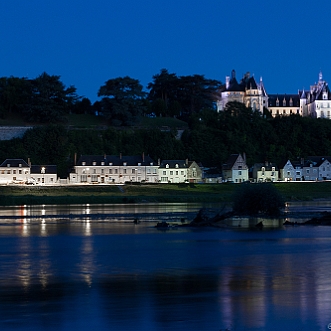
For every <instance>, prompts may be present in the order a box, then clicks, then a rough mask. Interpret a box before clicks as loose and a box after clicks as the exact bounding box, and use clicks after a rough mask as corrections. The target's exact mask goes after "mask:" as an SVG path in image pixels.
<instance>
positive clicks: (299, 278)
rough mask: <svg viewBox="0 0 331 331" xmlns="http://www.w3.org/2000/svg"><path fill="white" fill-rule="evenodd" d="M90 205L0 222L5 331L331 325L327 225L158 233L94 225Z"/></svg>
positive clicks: (0, 303)
mask: <svg viewBox="0 0 331 331" xmlns="http://www.w3.org/2000/svg"><path fill="white" fill-rule="evenodd" d="M92 208H93V207H92ZM46 209H47V208H46V206H45V216H46V215H47V211H46ZM89 209H91V206H88V208H87V206H84V210H85V214H86V219H82V220H81V221H80V222H68V221H67V220H62V219H61V218H60V219H59V220H57V221H56V222H49V220H48V219H47V218H45V219H44V217H42V216H44V215H43V214H42V209H40V210H39V211H40V215H41V221H40V222H39V223H38V222H29V221H28V220H25V221H24V217H23V218H22V219H23V222H22V223H21V222H19V223H15V222H13V223H8V224H7V223H6V224H2V225H1V227H0V238H1V240H0V314H1V316H2V317H3V318H2V319H0V329H1V330H24V329H26V328H30V329H34V330H45V329H54V330H55V329H61V330H67V329H80V330H90V329H98V330H132V329H135V330H138V331H139V330H144V331H145V330H183V329H190V330H193V331H195V330H199V331H200V330H225V329H228V330H247V329H249V330H269V329H271V330H279V329H290V328H291V329H300V330H325V329H326V326H327V324H328V323H330V322H331V320H330V319H331V300H330V298H331V278H330V277H329V275H330V273H331V265H330V263H329V260H330V253H331V245H330V244H331V239H330V238H331V229H330V228H329V227H296V228H284V229H277V228H276V229H275V230H273V231H248V230H247V231H233V230H228V229H190V228H179V229H176V230H173V231H162V232H161V231H157V230H156V229H155V228H154V227H153V224H150V223H148V222H146V223H145V222H142V223H141V224H138V225H137V224H133V223H132V222H130V223H129V222H123V223H120V222H118V223H107V222H105V221H96V220H95V219H93V218H91V219H90V218H89V216H88V215H91V214H90V212H91V210H90V211H89V213H87V210H89ZM23 216H26V215H24V213H23Z"/></svg>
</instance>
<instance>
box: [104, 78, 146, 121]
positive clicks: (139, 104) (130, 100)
mask: <svg viewBox="0 0 331 331" xmlns="http://www.w3.org/2000/svg"><path fill="white" fill-rule="evenodd" d="M98 96H99V97H103V98H102V101H101V103H102V113H103V114H104V116H105V117H106V118H107V119H108V120H110V122H111V123H112V124H117V125H130V124H132V123H134V122H135V121H136V119H137V117H138V116H140V115H141V114H142V113H143V112H144V109H145V103H144V99H145V97H146V93H145V92H143V87H142V85H141V84H140V83H139V81H138V80H136V79H133V78H130V77H128V76H126V77H118V78H114V79H110V80H108V81H107V82H106V83H105V85H103V86H101V87H100V89H99V92H98Z"/></svg>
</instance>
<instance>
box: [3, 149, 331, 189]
mask: <svg viewBox="0 0 331 331" xmlns="http://www.w3.org/2000/svg"><path fill="white" fill-rule="evenodd" d="M328 179H331V156H323V157H322V156H311V157H308V158H306V159H305V160H304V159H301V160H300V161H295V162H293V161H290V160H288V161H286V162H284V163H283V164H282V165H281V166H280V167H278V166H277V165H276V164H274V163H269V162H265V163H256V164H254V165H253V166H252V167H251V168H249V167H248V166H247V163H246V157H245V154H244V155H241V154H232V155H231V156H230V157H229V159H228V160H227V162H226V163H225V164H223V167H222V174H220V173H214V174H213V175H212V174H210V173H208V172H207V171H205V169H203V168H202V167H201V166H200V165H198V164H197V163H196V162H195V161H189V160H163V161H162V162H160V161H158V162H154V160H153V159H151V157H150V156H145V155H144V154H143V155H136V156H122V155H119V156H116V155H103V156H101V155H83V156H81V157H80V158H79V160H78V161H77V162H75V164H74V166H73V168H72V170H71V172H70V174H69V177H68V179H67V180H66V181H65V183H67V184H124V183H132V182H139V183H184V182H187V183H201V182H206V183H221V182H233V183H242V182H246V181H254V182H265V181H271V182H275V181H278V180H282V181H316V180H328ZM60 182H63V181H60V180H59V178H58V176H57V168H56V166H55V165H31V164H30V162H29V161H28V162H25V161H24V160H23V159H7V160H5V161H4V162H3V163H2V164H1V165H0V184H12V183H14V184H15V183H16V184H23V183H25V184H46V185H53V184H57V183H60Z"/></svg>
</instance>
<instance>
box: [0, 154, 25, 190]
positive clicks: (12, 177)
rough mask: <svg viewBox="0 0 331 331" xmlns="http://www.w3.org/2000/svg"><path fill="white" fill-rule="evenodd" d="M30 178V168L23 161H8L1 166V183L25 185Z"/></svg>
mask: <svg viewBox="0 0 331 331" xmlns="http://www.w3.org/2000/svg"><path fill="white" fill-rule="evenodd" d="M29 178H30V167H29V165H28V164H27V163H26V162H25V161H24V160H23V159H6V160H5V161H4V162H2V164H1V165H0V183H1V184H10V183H25V182H26V181H27V180H28V179H29Z"/></svg>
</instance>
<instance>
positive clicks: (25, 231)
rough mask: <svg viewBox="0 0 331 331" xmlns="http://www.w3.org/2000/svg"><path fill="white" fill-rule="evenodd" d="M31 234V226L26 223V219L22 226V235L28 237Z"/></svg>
mask: <svg viewBox="0 0 331 331" xmlns="http://www.w3.org/2000/svg"><path fill="white" fill-rule="evenodd" d="M29 235H30V233H29V227H28V225H27V224H26V220H25V222H24V225H23V226H22V236H23V237H28V236H29Z"/></svg>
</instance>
